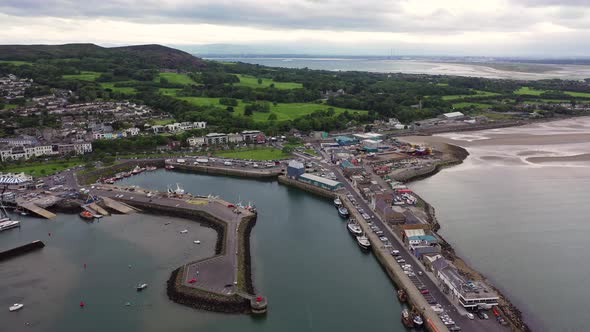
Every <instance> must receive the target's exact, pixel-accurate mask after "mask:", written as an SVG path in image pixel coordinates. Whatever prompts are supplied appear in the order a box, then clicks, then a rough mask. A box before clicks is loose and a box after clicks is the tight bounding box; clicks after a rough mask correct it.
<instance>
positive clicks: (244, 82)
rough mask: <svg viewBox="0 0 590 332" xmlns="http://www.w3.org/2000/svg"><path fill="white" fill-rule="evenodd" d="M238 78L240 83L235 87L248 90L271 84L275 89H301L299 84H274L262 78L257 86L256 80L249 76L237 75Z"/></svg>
mask: <svg viewBox="0 0 590 332" xmlns="http://www.w3.org/2000/svg"><path fill="white" fill-rule="evenodd" d="M236 76H238V78H239V79H240V83H236V84H235V85H237V86H247V87H250V88H268V87H270V85H271V84H274V86H275V88H277V89H282V90H286V89H300V88H302V87H303V85H302V84H301V83H294V82H275V81H273V80H272V79H269V78H262V83H261V84H258V78H257V77H254V76H249V75H240V74H237V75H236Z"/></svg>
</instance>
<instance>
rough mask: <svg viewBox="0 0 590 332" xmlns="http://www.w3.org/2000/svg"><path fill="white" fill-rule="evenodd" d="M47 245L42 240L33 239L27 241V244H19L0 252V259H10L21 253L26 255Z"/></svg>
mask: <svg viewBox="0 0 590 332" xmlns="http://www.w3.org/2000/svg"><path fill="white" fill-rule="evenodd" d="M43 247H45V243H43V242H42V241H39V240H37V241H33V242H31V243H27V244H25V245H22V246H18V247H15V248H12V249H9V250H6V251H2V252H0V261H3V260H6V259H10V258H13V257H16V256H19V255H24V254H26V253H29V252H32V251H35V250H38V249H41V248H43Z"/></svg>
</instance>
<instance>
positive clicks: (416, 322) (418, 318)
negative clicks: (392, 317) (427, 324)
mask: <svg viewBox="0 0 590 332" xmlns="http://www.w3.org/2000/svg"><path fill="white" fill-rule="evenodd" d="M413 316H414V318H413V319H412V322H413V323H414V327H415V328H421V327H422V326H423V325H424V320H423V319H422V316H421V315H420V314H419V313H417V312H415V313H413Z"/></svg>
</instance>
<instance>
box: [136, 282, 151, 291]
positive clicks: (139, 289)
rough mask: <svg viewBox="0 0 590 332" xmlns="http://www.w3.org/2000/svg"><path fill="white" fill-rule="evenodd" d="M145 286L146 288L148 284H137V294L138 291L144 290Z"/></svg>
mask: <svg viewBox="0 0 590 332" xmlns="http://www.w3.org/2000/svg"><path fill="white" fill-rule="evenodd" d="M147 286H148V284H138V285H137V291H138V292H139V291H142V290H144V289H146V288H147Z"/></svg>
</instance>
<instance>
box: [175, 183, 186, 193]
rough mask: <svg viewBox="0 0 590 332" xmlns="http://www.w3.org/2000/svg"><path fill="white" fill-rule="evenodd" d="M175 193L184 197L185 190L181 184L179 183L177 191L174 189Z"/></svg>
mask: <svg viewBox="0 0 590 332" xmlns="http://www.w3.org/2000/svg"><path fill="white" fill-rule="evenodd" d="M174 193H175V194H177V195H182V194H184V188H182V187H181V186H180V184H178V183H177V184H176V189H174Z"/></svg>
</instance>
